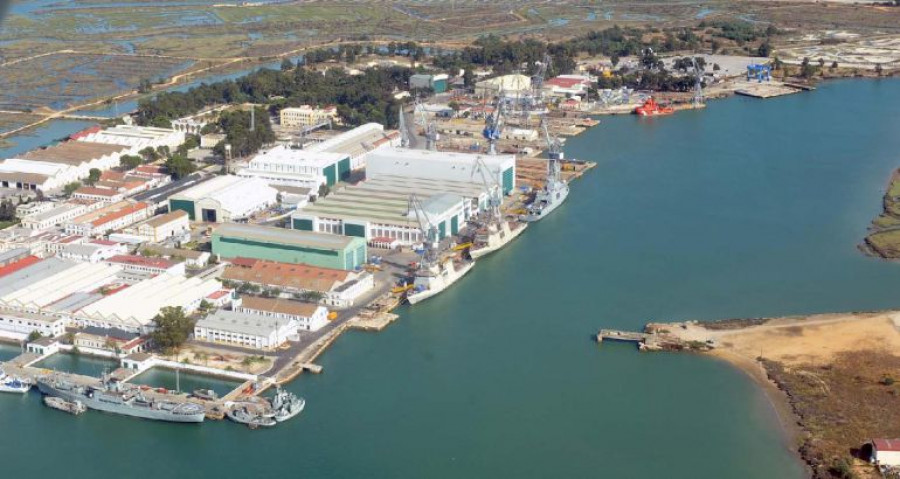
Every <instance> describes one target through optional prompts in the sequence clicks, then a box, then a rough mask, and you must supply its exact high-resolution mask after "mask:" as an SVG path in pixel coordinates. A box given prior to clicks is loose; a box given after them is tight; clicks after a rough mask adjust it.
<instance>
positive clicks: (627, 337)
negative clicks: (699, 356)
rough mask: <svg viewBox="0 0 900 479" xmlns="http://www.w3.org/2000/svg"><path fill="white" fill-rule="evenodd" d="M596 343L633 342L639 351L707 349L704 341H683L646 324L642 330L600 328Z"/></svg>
mask: <svg viewBox="0 0 900 479" xmlns="http://www.w3.org/2000/svg"><path fill="white" fill-rule="evenodd" d="M595 338H596V339H597V343H600V344H602V343H603V342H604V341H619V342H625V343H633V344H635V345H637V347H638V349H639V350H641V351H683V350H704V349H709V346H708V345H707V344H705V343H697V342H695V341H685V340H684V339H682V338H680V337H678V336H677V335H674V334H671V333H670V332H669V331H668V330H665V329H659V328H656V327H653V325H648V327H647V328H646V329H645V330H644V332H637V331H622V330H618V329H601V330H600V331H599V332H598V333H597V335H596V336H595Z"/></svg>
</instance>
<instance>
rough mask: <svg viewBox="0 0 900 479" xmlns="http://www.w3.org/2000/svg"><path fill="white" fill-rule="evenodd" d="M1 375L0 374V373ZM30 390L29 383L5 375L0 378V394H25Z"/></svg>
mask: <svg viewBox="0 0 900 479" xmlns="http://www.w3.org/2000/svg"><path fill="white" fill-rule="evenodd" d="M0 374H2V373H0ZM30 389H31V383H30V382H28V381H25V380H24V379H21V378H17V377H15V376H7V375H5V374H3V375H2V377H0V392H3V393H16V394H25V393H27V392H28V391H29V390H30Z"/></svg>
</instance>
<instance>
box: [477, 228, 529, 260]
mask: <svg viewBox="0 0 900 479" xmlns="http://www.w3.org/2000/svg"><path fill="white" fill-rule="evenodd" d="M526 227H528V224H527V223H516V226H515V228H510V227H509V222H508V221H505V220H502V221H500V222H499V227H498V224H497V223H491V224H489V225H488V226H486V227H485V228H483V229H482V230H479V231H478V232H477V233H476V234H475V246H473V247H472V248H470V249H469V256H471V257H472V259H478V258H480V257H482V256H485V255H487V254H490V253H493V252H494V251H497V250H498V249H500V248H502V247H504V246H506V245H507V243H509V242H510V241H512V240H514V239H516V237H518V236H519V235H520V234H522V232H523V231H525V228H526Z"/></svg>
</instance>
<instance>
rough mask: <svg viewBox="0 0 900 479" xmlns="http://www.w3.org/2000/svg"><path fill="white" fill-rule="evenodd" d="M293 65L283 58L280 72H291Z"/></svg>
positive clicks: (288, 59) (289, 60)
mask: <svg viewBox="0 0 900 479" xmlns="http://www.w3.org/2000/svg"><path fill="white" fill-rule="evenodd" d="M293 69H294V64H293V63H292V62H291V59H290V58H285V59H284V60H282V61H281V71H283V72H286V71H288V70H293Z"/></svg>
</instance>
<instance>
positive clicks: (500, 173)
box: [366, 148, 516, 195]
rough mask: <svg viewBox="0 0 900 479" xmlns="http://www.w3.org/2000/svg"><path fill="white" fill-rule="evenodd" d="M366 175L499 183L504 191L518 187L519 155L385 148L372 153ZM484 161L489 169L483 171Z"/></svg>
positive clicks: (371, 176) (482, 183) (511, 190)
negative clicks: (517, 165)
mask: <svg viewBox="0 0 900 479" xmlns="http://www.w3.org/2000/svg"><path fill="white" fill-rule="evenodd" d="M367 161H368V164H367V165H366V176H367V177H369V178H377V177H379V176H394V177H403V178H420V179H431V180H443V181H456V182H464V183H469V184H475V185H480V186H482V187H483V186H484V183H485V181H486V182H487V183H489V184H498V185H500V186H501V188H502V190H503V194H505V195H508V194H511V193H512V192H513V190H515V188H516V157H515V155H485V154H480V153H479V154H475V153H456V152H447V151H428V150H412V149H409V148H383V149H381V150H379V151H376V152H373V153H372V154H371V155H369V158H368V160H367ZM479 162H480V163H483V164H484V165H485V166H486V167H487V168H486V170H487V171H481V170H482V169H483V168H479V167H478V164H479Z"/></svg>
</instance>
